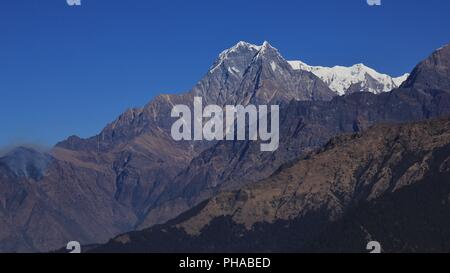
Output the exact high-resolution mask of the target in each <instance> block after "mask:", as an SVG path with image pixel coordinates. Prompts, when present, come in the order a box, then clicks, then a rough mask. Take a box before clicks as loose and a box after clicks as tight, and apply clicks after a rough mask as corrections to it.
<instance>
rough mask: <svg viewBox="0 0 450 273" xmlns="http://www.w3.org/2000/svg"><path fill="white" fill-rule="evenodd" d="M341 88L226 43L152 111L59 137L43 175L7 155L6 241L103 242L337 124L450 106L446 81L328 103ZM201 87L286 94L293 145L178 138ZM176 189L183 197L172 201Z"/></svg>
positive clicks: (237, 99) (282, 159)
mask: <svg viewBox="0 0 450 273" xmlns="http://www.w3.org/2000/svg"><path fill="white" fill-rule="evenodd" d="M430 73H431V72H430ZM431 77H433V76H431ZM334 95H335V94H334V93H333V92H332V91H331V90H330V89H329V88H328V87H327V86H326V85H325V83H323V82H322V81H321V80H320V79H319V78H317V77H316V76H315V75H313V74H312V73H310V72H307V71H295V70H294V69H292V67H291V66H290V65H289V63H287V62H286V61H285V60H284V59H283V58H282V57H281V56H280V54H279V53H278V51H277V50H276V49H274V48H273V47H271V46H270V45H269V44H267V43H265V44H264V45H262V46H253V45H249V44H246V43H239V44H238V45H236V46H235V47H233V48H231V49H229V50H227V51H225V52H224V53H222V54H221V56H220V57H219V59H218V60H217V61H216V62H215V64H214V65H213V66H212V67H211V70H210V71H209V72H208V73H207V75H206V76H205V77H204V78H203V79H202V80H201V81H200V82H199V84H198V85H196V86H195V87H194V88H193V89H192V90H191V91H190V92H188V93H186V94H183V95H161V96H158V97H156V98H155V99H154V100H153V101H152V102H150V103H149V104H147V105H146V106H145V107H143V108H142V109H132V110H129V111H127V112H125V113H124V114H123V115H121V116H120V117H119V118H118V119H117V120H116V121H114V122H112V123H111V124H109V125H108V126H106V127H105V129H104V130H103V131H102V132H101V133H100V134H99V135H97V136H94V137H92V138H89V139H80V138H78V137H71V138H69V139H68V140H66V141H63V142H61V143H59V144H58V145H57V146H56V147H55V148H54V149H53V150H52V151H51V156H52V158H53V160H52V161H51V162H50V164H49V165H48V166H47V168H46V169H45V173H44V175H43V177H42V178H41V179H40V180H39V183H35V182H34V183H30V182H31V181H30V180H29V179H24V178H23V177H22V178H21V177H19V178H15V177H14V176H13V173H12V172H10V171H8V170H7V169H6V168H5V166H4V165H2V164H0V169H1V168H3V169H5V171H4V173H3V172H2V173H1V174H0V177H1V178H2V180H1V181H0V183H1V186H2V188H3V187H4V188H7V189H8V190H6V191H4V192H3V191H2V193H1V197H0V200H1V202H0V205H1V207H0V213H1V215H0V217H1V219H0V221H3V222H4V224H5V226H6V227H7V228H6V229H5V231H2V232H0V242H1V244H0V250H1V251H46V250H50V249H57V248H59V247H61V246H62V245H65V244H66V243H67V242H68V241H71V240H78V241H80V242H81V243H84V244H88V243H94V242H104V241H106V240H107V239H108V238H111V237H113V236H115V235H116V234H119V233H122V232H126V231H130V230H134V229H135V228H136V226H137V225H140V226H141V227H142V226H145V225H147V224H154V223H158V222H161V221H164V220H167V219H169V218H170V217H172V216H176V215H177V214H178V213H180V212H182V211H184V210H187V209H189V208H191V207H192V206H194V205H195V204H197V203H198V202H200V201H201V200H204V199H207V198H209V197H211V195H212V194H215V193H216V192H217V191H220V190H222V189H227V188H239V187H241V186H242V185H243V184H245V183H247V182H255V181H256V180H259V179H262V178H266V177H268V176H269V175H271V174H272V173H273V172H274V171H275V170H276V169H278V168H279V166H281V165H282V164H284V163H286V162H287V161H289V160H293V159H296V158H298V157H301V156H302V155H304V154H306V152H308V151H310V150H311V149H314V148H317V147H319V146H320V145H322V144H324V143H326V141H328V139H329V138H330V137H332V136H334V135H335V134H338V133H341V132H347V131H350V132H352V131H360V130H362V129H365V128H367V127H368V126H370V125H372V124H373V123H376V122H379V121H398V122H400V121H408V120H417V119H422V118H429V117H435V116H440V115H445V114H447V113H448V109H449V107H448V106H449V104H448V92H447V91H441V90H415V89H404V90H399V91H396V92H393V93H388V94H383V96H382V97H380V99H378V98H377V97H376V96H374V95H372V94H354V95H351V96H349V97H348V98H339V99H335V100H331V101H329V100H330V99H331V98H332V97H333V96H334ZM194 96H201V97H202V98H203V100H204V102H205V103H208V104H210V103H214V104H219V105H224V104H238V103H240V104H247V103H255V104H272V103H280V104H282V105H283V106H282V109H283V110H282V113H281V116H282V119H283V120H282V121H281V123H282V126H283V127H282V129H281V130H282V132H281V134H283V135H282V138H283V139H282V140H281V143H282V145H283V147H280V149H279V150H278V151H277V153H274V154H271V153H267V154H262V153H261V152H260V150H259V146H258V148H256V145H255V143H249V142H227V143H214V142H195V143H194V142H190V141H181V142H175V141H174V140H173V139H172V138H171V136H170V127H171V125H172V123H173V121H174V119H172V118H171V117H170V112H171V109H172V107H173V106H174V105H176V104H186V105H188V106H191V104H192V102H193V97H194ZM291 100H294V101H292V102H291ZM295 100H303V101H302V102H296V101H295ZM289 102H290V103H289ZM191 161H192V163H190V162H191ZM224 162H227V164H228V165H230V168H225V167H226V166H227V165H224ZM224 166H225V167H224ZM11 177H14V178H11ZM181 177H186V181H183V180H180V179H181ZM237 178H238V179H237ZM180 189H181V191H180ZM193 196H195V198H192V197H193ZM169 197H170V198H173V200H174V201H175V202H174V203H166V202H164V201H168V199H167V198H169ZM325 219H328V218H325ZM17 231H20V232H17Z"/></svg>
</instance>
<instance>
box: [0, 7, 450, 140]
mask: <svg viewBox="0 0 450 273" xmlns="http://www.w3.org/2000/svg"><path fill="white" fill-rule="evenodd" d="M239 40H245V41H249V42H252V43H257V44H260V43H262V42H263V41H264V40H268V41H269V42H270V43H271V44H272V45H273V46H275V47H277V48H278V49H279V50H280V51H281V53H282V54H283V55H284V56H285V57H286V58H287V59H301V60H303V61H305V62H308V63H310V64H314V65H336V64H342V65H351V64H354V63H359V62H363V63H365V64H367V65H369V66H372V67H374V68H375V69H377V70H379V71H381V72H384V73H389V74H392V75H395V76H397V75H400V74H402V73H404V72H409V71H410V70H411V69H412V68H413V67H414V66H415V64H416V63H417V62H418V61H420V60H421V59H423V58H424V57H426V56H427V55H428V54H429V53H431V52H432V51H433V50H435V49H436V48H438V47H440V46H441V45H443V44H446V43H449V42H450V1H447V0H427V1H425V0H420V1H419V0H417V1H415V0H382V6H381V7H369V6H368V5H367V3H366V1H365V0H340V1H339V0H314V1H313V0H307V1H305V0H273V1H268V0H257V1H253V0H239V1H238V0H226V1H222V0H203V1H202V0H159V1H157V0H82V6H80V7H70V6H68V5H67V4H66V1H65V0H45V1H42V0H2V1H1V3H0V95H1V97H0V126H1V127H0V147H2V146H7V145H11V144H22V143H37V144H43V145H52V144H54V143H55V142H57V141H59V140H62V139H64V138H66V137H67V136H69V135H72V134H76V135H79V136H81V137H88V136H91V135H94V134H96V133H98V132H99V131H100V130H101V129H102V128H103V126H104V125H105V124H106V123H108V122H110V121H112V120H114V119H115V118H116V117H117V116H118V115H119V114H120V113H121V112H122V111H124V110H125V109H126V108H129V107H136V106H142V105H144V104H146V103H147V102H148V101H149V100H151V98H152V97H154V96H155V95H157V94H160V93H179V92H183V91H186V90H189V89H190V88H191V87H192V86H193V85H194V84H195V83H196V81H198V80H199V79H200V78H201V77H202V76H203V75H204V74H205V73H206V71H207V70H208V68H209V66H210V65H211V64H212V62H213V61H214V59H215V58H216V56H217V55H218V53H220V52H221V51H222V50H223V49H225V48H227V47H230V46H232V45H233V44H235V43H236V42H238V41H239Z"/></svg>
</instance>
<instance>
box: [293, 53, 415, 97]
mask: <svg viewBox="0 0 450 273" xmlns="http://www.w3.org/2000/svg"><path fill="white" fill-rule="evenodd" d="M289 64H290V65H291V66H292V67H293V68H294V69H296V70H304V71H310V72H312V73H314V75H316V76H317V77H319V78H321V79H322V80H323V81H324V82H325V83H326V84H327V85H328V87H330V89H331V90H333V91H335V92H336V93H337V94H339V95H345V94H350V93H355V92H371V93H374V94H380V93H382V92H389V91H392V90H393V89H395V88H398V87H400V85H401V84H402V83H403V82H404V81H405V80H406V79H407V78H408V76H409V74H408V73H406V74H404V75H402V76H400V77H397V78H393V77H391V76H389V75H386V74H381V73H379V72H377V71H375V70H374V69H372V68H370V67H367V66H365V65H364V64H355V65H353V66H351V67H345V66H334V67H323V66H310V65H307V64H305V63H303V62H302V61H289Z"/></svg>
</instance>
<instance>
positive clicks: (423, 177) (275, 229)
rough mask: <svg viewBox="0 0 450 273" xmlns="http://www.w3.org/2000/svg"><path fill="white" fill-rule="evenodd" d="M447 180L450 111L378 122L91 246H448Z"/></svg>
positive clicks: (407, 248) (323, 248)
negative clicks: (259, 177) (155, 222)
mask: <svg viewBox="0 0 450 273" xmlns="http://www.w3.org/2000/svg"><path fill="white" fill-rule="evenodd" d="M449 179H450V119H449V118H446V119H441V120H433V121H425V122H421V123H412V124H405V125H392V124H390V125H389V124H386V125H377V126H375V127H373V128H370V129H368V130H367V131H365V132H362V133H358V134H349V135H343V136H340V137H337V138H334V139H333V140H332V141H330V142H329V143H328V144H327V145H326V146H325V147H324V148H323V149H322V150H321V151H319V152H318V153H312V154H310V155H309V156H308V157H307V158H306V159H304V160H298V161H294V162H292V163H290V164H287V165H284V166H283V167H282V168H280V170H278V171H277V172H276V173H275V174H274V175H272V176H271V177H269V178H267V179H265V180H263V181H260V182H259V183H256V184H252V185H249V186H246V187H243V188H241V189H239V190H236V191H229V192H222V193H219V194H218V195H217V196H215V197H213V198H211V199H209V200H207V201H205V202H203V203H201V204H200V205H198V206H197V207H196V208H194V209H192V210H190V211H188V212H186V213H185V214H183V215H181V216H180V217H178V218H177V219H175V220H173V221H170V222H168V223H167V224H164V225H160V226H155V227H153V228H150V229H146V230H143V231H139V232H132V233H129V234H124V235H120V236H118V237H116V238H115V239H113V240H111V241H110V242H109V243H107V244H106V245H103V246H98V247H97V248H94V249H93V250H91V251H93V252H315V251H318V252H324V251H334V252H342V251H346V252H365V251H366V250H365V247H366V245H367V243H368V242H369V241H372V240H378V241H379V242H380V243H381V244H382V247H383V250H384V251H387V252H398V251H402V252H416V251H420V252H433V251H441V252H448V251H449V250H450V245H448V244H446V243H445V242H446V241H447V239H448V238H450V221H449V220H448V213H449V212H450V203H449V201H448V195H449V194H450V187H449V186H448V181H449Z"/></svg>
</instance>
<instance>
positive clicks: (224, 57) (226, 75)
mask: <svg viewBox="0 0 450 273" xmlns="http://www.w3.org/2000/svg"><path fill="white" fill-rule="evenodd" d="M192 92H193V93H194V94H195V95H197V96H201V97H203V99H204V101H205V103H207V104H218V105H227V104H230V105H236V104H242V105H247V104H249V103H252V104H256V105H259V104H279V103H283V102H284V103H287V102H289V101H291V100H293V99H295V100H331V99H332V98H333V96H335V94H334V93H333V92H332V91H331V90H330V89H329V88H328V86H326V84H325V83H323V82H322V81H321V80H320V79H319V78H317V77H316V76H314V75H313V74H312V73H309V72H306V71H296V70H294V69H293V68H292V67H291V65H289V63H288V62H287V61H286V60H285V59H284V58H283V57H282V56H281V55H280V53H279V52H278V50H277V49H275V48H273V47H272V46H271V45H270V44H268V43H267V42H265V43H264V44H263V45H262V46H254V45H251V44H248V43H245V42H240V43H238V44H237V45H236V46H235V47H233V48H231V49H229V50H226V51H224V52H222V54H221V55H220V57H219V59H218V60H217V61H216V62H215V63H214V65H213V66H212V68H211V70H210V71H209V73H208V74H207V75H206V76H205V78H204V79H203V80H201V81H200V82H199V83H198V84H197V85H196V86H195V87H194V89H193V90H192Z"/></svg>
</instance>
